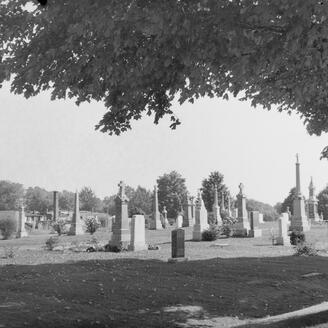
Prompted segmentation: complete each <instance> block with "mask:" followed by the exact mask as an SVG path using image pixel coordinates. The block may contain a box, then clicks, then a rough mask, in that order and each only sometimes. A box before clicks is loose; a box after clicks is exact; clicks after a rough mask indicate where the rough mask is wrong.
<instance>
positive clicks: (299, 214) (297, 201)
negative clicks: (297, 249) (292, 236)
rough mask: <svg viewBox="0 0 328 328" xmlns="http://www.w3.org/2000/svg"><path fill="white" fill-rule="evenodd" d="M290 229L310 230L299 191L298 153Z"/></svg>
mask: <svg viewBox="0 0 328 328" xmlns="http://www.w3.org/2000/svg"><path fill="white" fill-rule="evenodd" d="M290 230H296V231H308V230H310V226H309V222H308V219H307V216H306V212H305V203H304V199H303V195H302V192H301V178H300V163H299V161H298V154H297V155H296V195H295V198H294V200H293V215H292V219H291V224H290Z"/></svg>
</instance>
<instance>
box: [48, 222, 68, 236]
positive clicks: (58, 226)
mask: <svg viewBox="0 0 328 328" xmlns="http://www.w3.org/2000/svg"><path fill="white" fill-rule="evenodd" d="M51 227H52V229H54V231H55V232H57V233H58V235H59V236H60V235H62V234H64V233H67V228H66V220H65V219H62V218H59V219H57V221H56V222H53V223H52V224H51Z"/></svg>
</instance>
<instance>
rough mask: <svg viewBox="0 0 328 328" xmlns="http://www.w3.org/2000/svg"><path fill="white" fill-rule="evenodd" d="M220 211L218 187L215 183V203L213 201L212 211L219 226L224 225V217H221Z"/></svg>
mask: <svg viewBox="0 0 328 328" xmlns="http://www.w3.org/2000/svg"><path fill="white" fill-rule="evenodd" d="M220 212H221V211H220V206H219V202H218V189H217V186H216V185H214V203H213V207H212V213H213V219H214V222H215V224H217V225H218V226H220V225H222V218H221V214H220Z"/></svg>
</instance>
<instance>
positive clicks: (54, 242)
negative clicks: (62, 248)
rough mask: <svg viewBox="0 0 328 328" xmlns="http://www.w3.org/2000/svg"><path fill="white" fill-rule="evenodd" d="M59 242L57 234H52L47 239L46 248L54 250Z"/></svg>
mask: <svg viewBox="0 0 328 328" xmlns="http://www.w3.org/2000/svg"><path fill="white" fill-rule="evenodd" d="M58 243H59V238H58V237H57V236H52V237H50V238H48V239H47V240H46V246H45V248H46V250H48V251H52V250H53V249H54V248H55V247H56V246H57V245H58Z"/></svg>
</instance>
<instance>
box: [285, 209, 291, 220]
mask: <svg viewBox="0 0 328 328" xmlns="http://www.w3.org/2000/svg"><path fill="white" fill-rule="evenodd" d="M286 213H287V214H288V220H289V221H290V220H291V219H292V212H291V211H290V208H289V206H287V209H286Z"/></svg>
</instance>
